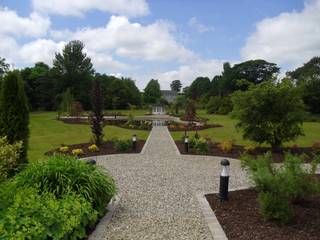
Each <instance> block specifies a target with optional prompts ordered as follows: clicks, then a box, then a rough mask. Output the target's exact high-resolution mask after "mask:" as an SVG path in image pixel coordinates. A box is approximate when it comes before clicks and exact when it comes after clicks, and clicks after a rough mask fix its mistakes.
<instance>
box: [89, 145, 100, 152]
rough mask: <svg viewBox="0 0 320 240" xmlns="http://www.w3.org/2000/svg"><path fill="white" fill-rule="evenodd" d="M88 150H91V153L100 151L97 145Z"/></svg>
mask: <svg viewBox="0 0 320 240" xmlns="http://www.w3.org/2000/svg"><path fill="white" fill-rule="evenodd" d="M88 150H89V151H90V152H98V151H99V148H98V146H97V145H95V144H92V145H90V146H89V147H88Z"/></svg>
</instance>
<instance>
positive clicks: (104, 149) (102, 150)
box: [46, 140, 145, 158]
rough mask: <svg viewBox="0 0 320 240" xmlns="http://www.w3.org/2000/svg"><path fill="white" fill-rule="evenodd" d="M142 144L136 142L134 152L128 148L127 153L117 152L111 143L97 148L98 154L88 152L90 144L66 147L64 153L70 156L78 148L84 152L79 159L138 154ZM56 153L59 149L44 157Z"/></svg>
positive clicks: (139, 141) (140, 141)
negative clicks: (66, 150)
mask: <svg viewBox="0 0 320 240" xmlns="http://www.w3.org/2000/svg"><path fill="white" fill-rule="evenodd" d="M144 144H145V141H143V140H138V141H137V149H136V150H135V151H134V150H133V149H131V148H130V149H128V150H127V151H121V152H119V151H117V150H116V149H115V148H114V145H113V143H112V142H111V141H106V142H104V143H103V144H102V145H101V146H100V147H99V151H98V152H90V151H89V150H88V147H89V146H91V145H92V143H80V144H73V145H67V146H68V147H69V151H68V152H66V153H65V154H70V155H72V150H73V149H78V148H81V149H82V150H83V152H84V154H82V155H80V156H79V157H80V158H83V157H91V156H99V155H109V154H120V153H140V152H141V150H142V148H143V146H144ZM58 152H59V148H57V149H54V150H51V151H49V152H47V153H46V155H52V154H53V153H58Z"/></svg>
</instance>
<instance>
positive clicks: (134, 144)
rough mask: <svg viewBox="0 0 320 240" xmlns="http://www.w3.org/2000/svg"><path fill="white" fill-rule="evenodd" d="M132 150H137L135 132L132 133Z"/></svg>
mask: <svg viewBox="0 0 320 240" xmlns="http://www.w3.org/2000/svg"><path fill="white" fill-rule="evenodd" d="M132 150H133V151H136V150H137V135H136V134H134V135H132Z"/></svg>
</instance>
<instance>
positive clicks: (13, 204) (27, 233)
mask: <svg viewBox="0 0 320 240" xmlns="http://www.w3.org/2000/svg"><path fill="white" fill-rule="evenodd" d="M8 195H10V194H8ZM8 201H9V203H10V205H8V206H7V207H6V208H5V209H4V210H3V211H0V213H1V222H0V239H15V240H23V239H78V238H81V239H82V238H85V237H86V232H85V228H86V226H87V225H93V224H94V223H95V222H96V220H97V216H98V211H97V210H95V209H93V207H92V206H91V204H90V202H88V201H86V200H85V198H84V197H82V196H80V195H76V194H74V193H71V194H68V195H65V196H63V198H61V199H58V198H56V197H55V196H54V194H52V193H48V192H46V193H43V194H41V195H40V194H39V193H38V191H37V190H36V189H34V188H26V189H24V188H21V189H19V191H17V192H15V194H12V198H11V199H8Z"/></svg>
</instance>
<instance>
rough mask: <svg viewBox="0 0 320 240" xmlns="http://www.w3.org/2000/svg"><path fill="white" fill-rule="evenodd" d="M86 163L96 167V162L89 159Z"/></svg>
mask: <svg viewBox="0 0 320 240" xmlns="http://www.w3.org/2000/svg"><path fill="white" fill-rule="evenodd" d="M87 163H88V164H91V165H96V163H97V161H96V160H94V159H91V158H90V159H88V160H87Z"/></svg>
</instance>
